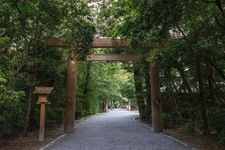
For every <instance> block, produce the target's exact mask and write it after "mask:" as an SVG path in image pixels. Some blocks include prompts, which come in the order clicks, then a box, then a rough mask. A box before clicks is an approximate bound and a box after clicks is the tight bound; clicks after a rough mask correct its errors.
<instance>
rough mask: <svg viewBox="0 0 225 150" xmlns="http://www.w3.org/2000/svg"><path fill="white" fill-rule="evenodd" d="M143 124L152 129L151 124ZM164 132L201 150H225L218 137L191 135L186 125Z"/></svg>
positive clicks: (176, 126) (145, 122)
mask: <svg viewBox="0 0 225 150" xmlns="http://www.w3.org/2000/svg"><path fill="white" fill-rule="evenodd" d="M138 120H139V119H138ZM139 121H140V120H139ZM141 122H142V123H144V124H147V125H148V126H150V127H151V123H149V122H147V121H141ZM163 132H164V134H165V135H168V136H171V137H173V138H175V139H178V140H180V141H182V142H184V143H186V144H188V145H190V146H193V147H195V148H197V149H199V150H225V145H221V144H219V143H218V142H217V139H216V135H209V136H204V135H202V134H197V133H195V134H190V133H188V132H187V130H186V126H185V124H179V125H175V126H173V127H172V128H169V129H164V131H163Z"/></svg>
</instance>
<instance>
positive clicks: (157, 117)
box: [150, 64, 163, 133]
mask: <svg viewBox="0 0 225 150" xmlns="http://www.w3.org/2000/svg"><path fill="white" fill-rule="evenodd" d="M150 82H151V105H152V127H153V132H156V133H159V132H162V131H163V126H162V118H161V112H162V106H161V101H160V82H159V68H158V66H157V65H156V64H151V65H150Z"/></svg>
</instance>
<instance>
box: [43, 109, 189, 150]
mask: <svg viewBox="0 0 225 150" xmlns="http://www.w3.org/2000/svg"><path fill="white" fill-rule="evenodd" d="M137 116H138V114H137V113H135V112H129V111H123V110H114V111H110V112H108V113H104V114H101V115H97V116H94V117H91V118H89V119H87V120H86V121H85V122H83V123H82V124H81V125H80V126H78V127H77V128H75V129H74V133H73V134H70V135H65V136H64V137H63V138H61V139H59V140H57V141H56V142H55V143H54V144H53V145H50V146H48V147H46V148H44V149H45V150H188V149H191V148H190V147H187V146H185V145H183V144H181V143H179V142H177V141H174V140H172V139H171V138H168V137H166V136H163V135H161V134H156V133H153V132H152V131H151V129H150V128H148V127H146V126H144V125H143V124H142V123H140V122H138V121H134V118H135V117H137Z"/></svg>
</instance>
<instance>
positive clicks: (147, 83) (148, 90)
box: [144, 61, 152, 120]
mask: <svg viewBox="0 0 225 150" xmlns="http://www.w3.org/2000/svg"><path fill="white" fill-rule="evenodd" d="M149 71H150V65H149V62H147V61H146V62H145V66H144V72H145V86H146V93H147V107H146V109H147V110H146V111H147V112H146V113H147V117H148V119H149V120H152V118H151V84H150V72H149Z"/></svg>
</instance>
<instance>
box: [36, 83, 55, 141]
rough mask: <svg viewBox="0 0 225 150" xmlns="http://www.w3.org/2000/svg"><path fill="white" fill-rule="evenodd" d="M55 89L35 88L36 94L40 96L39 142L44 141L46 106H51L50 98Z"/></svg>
mask: <svg viewBox="0 0 225 150" xmlns="http://www.w3.org/2000/svg"><path fill="white" fill-rule="evenodd" d="M52 90H53V87H35V91H34V93H36V94H37V95H38V102H37V104H40V129H39V141H40V142H43V141H44V133H45V110H46V104H49V101H48V97H49V95H50V93H51V92H52Z"/></svg>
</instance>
